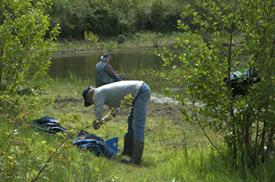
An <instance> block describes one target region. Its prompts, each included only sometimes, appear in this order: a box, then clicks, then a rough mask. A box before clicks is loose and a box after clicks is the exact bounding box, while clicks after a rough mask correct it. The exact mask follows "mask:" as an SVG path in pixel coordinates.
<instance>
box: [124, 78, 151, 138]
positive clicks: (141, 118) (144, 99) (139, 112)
mask: <svg viewBox="0 0 275 182" xmlns="http://www.w3.org/2000/svg"><path fill="white" fill-rule="evenodd" d="M149 99H150V88H149V86H148V85H147V84H146V83H143V84H142V86H141V87H140V89H139V92H138V94H137V96H136V98H135V100H134V101H133V106H132V108H131V112H130V114H129V115H128V131H127V133H126V137H129V138H133V140H135V141H139V142H144V130H145V121H146V111H147V103H148V101H149Z"/></svg>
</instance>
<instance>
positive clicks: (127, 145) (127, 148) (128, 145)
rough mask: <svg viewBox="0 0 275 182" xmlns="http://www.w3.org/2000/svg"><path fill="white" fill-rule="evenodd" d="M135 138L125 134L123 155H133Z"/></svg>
mask: <svg viewBox="0 0 275 182" xmlns="http://www.w3.org/2000/svg"><path fill="white" fill-rule="evenodd" d="M132 148H133V138H131V137H127V136H124V146H123V151H122V155H127V156H129V157H131V156H132Z"/></svg>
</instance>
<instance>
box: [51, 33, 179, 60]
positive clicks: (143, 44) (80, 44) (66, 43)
mask: <svg viewBox="0 0 275 182" xmlns="http://www.w3.org/2000/svg"><path fill="white" fill-rule="evenodd" d="M180 34H181V33H179V32H178V33H170V34H161V33H153V32H141V33H136V34H134V35H131V36H129V37H127V36H126V37H125V40H124V41H123V42H121V43H119V41H118V39H117V38H113V39H108V40H100V39H99V40H98V41H97V42H91V41H78V40H63V41H59V42H58V44H57V51H56V52H55V54H58V55H60V54H69V53H71V54H83V53H90V52H97V51H108V50H116V49H120V50H121V49H150V48H158V47H162V46H169V45H172V40H174V38H175V37H176V36H178V35H180Z"/></svg>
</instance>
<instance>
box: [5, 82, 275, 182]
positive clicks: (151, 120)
mask: <svg viewBox="0 0 275 182" xmlns="http://www.w3.org/2000/svg"><path fill="white" fill-rule="evenodd" d="M44 83H45V81H44ZM47 83H48V84H47V85H46V86H44V87H43V88H44V89H45V91H46V94H44V95H41V96H40V97H41V98H40V99H41V100H42V101H43V99H49V100H52V101H53V102H52V104H47V105H46V106H43V105H42V106H41V108H40V107H39V108H38V109H37V110H35V109H34V111H33V112H31V114H30V115H26V116H24V117H25V118H27V119H26V120H25V122H24V124H23V125H22V126H20V127H19V128H17V131H16V134H15V135H13V136H12V137H10V138H9V140H7V141H3V140H4V139H5V138H6V137H7V136H8V134H9V133H10V132H11V130H12V127H13V123H12V122H11V121H10V120H9V119H8V118H7V117H6V118H5V119H4V118H3V117H1V118H2V119H1V125H0V143H3V142H4V145H2V146H1V150H0V151H1V152H0V153H1V155H0V161H1V163H0V167H1V168H0V181H30V180H31V179H33V178H34V177H35V176H36V175H37V173H38V171H39V169H41V167H42V166H44V165H45V162H46V160H47V159H48V158H49V156H50V155H51V154H52V153H53V152H54V151H55V150H56V148H57V146H58V145H59V144H60V143H61V142H62V141H63V140H64V137H66V135H48V134H43V133H41V132H37V131H35V130H34V129H33V128H30V126H29V124H28V123H29V121H30V120H31V119H35V118H39V117H42V116H45V115H48V116H53V117H55V118H57V119H59V120H60V121H61V123H62V125H63V126H64V127H66V128H68V129H69V131H70V132H72V133H77V132H78V131H79V130H80V129H81V128H84V127H86V126H89V125H90V126H91V124H92V121H93V115H92V107H90V108H84V107H83V103H82V98H81V91H82V89H83V88H84V87H85V86H86V85H88V81H81V80H78V79H76V78H71V79H69V80H51V81H47ZM28 97H29V102H31V101H33V100H32V99H31V97H32V96H27V97H26V98H28ZM25 102H28V99H25ZM168 108H169V109H168ZM177 111H178V108H177V107H176V106H173V105H172V106H165V105H158V104H153V103H150V104H149V109H148V117H147V122H146V132H145V135H146V138H145V151H144V155H143V161H142V164H141V165H140V166H134V165H125V164H122V163H120V162H119V159H120V157H121V156H120V155H118V156H117V158H116V159H107V158H104V157H96V156H95V155H93V154H91V153H89V152H83V151H79V150H78V149H77V148H76V147H75V146H73V145H72V139H69V140H68V141H67V142H66V143H65V144H64V145H63V146H62V147H61V148H60V149H59V150H58V152H57V153H56V155H54V157H53V158H52V160H50V162H49V163H48V165H47V167H46V168H45V170H44V171H43V172H42V173H41V176H40V177H39V179H38V181H58V182H59V181H61V182H62V181H64V182H65V181H66V182H67V181H69V182H73V181H133V182H134V181H135V182H136V181H137V182H139V181H187V182H189V181H207V182H208V181H209V182H212V181H224V182H226V181H228V182H229V181H234V182H235V181H271V179H272V177H274V174H275V173H274V164H275V162H274V161H273V162H272V161H271V162H270V163H268V164H265V165H264V166H260V167H259V168H257V169H254V170H251V171H248V172H247V173H246V177H245V178H244V177H243V176H244V175H243V172H242V171H241V170H240V171H238V170H237V171H234V170H232V169H231V168H230V167H229V164H227V163H226V161H225V160H223V159H222V158H221V157H220V155H218V154H217V153H216V152H215V151H213V150H212V149H210V146H209V144H208V142H207V140H206V139H205V137H204V136H203V134H202V133H201V131H200V130H199V129H198V126H196V124H191V123H188V122H185V121H184V120H182V119H181V116H180V115H179V112H177ZM126 121H127V111H123V112H122V113H121V115H119V116H118V117H117V118H115V119H114V120H113V121H111V122H109V123H107V124H106V125H104V126H103V128H101V129H100V130H93V129H92V127H89V128H88V129H87V131H89V132H90V133H95V134H97V135H99V136H102V137H104V138H105V139H108V138H111V137H114V136H118V137H119V148H120V149H122V147H123V136H124V133H125V132H126V128H127V123H126ZM209 135H210V137H211V138H212V139H215V138H216V141H215V142H217V143H218V142H220V139H219V138H218V137H217V135H215V133H213V132H211V131H209ZM120 152H121V151H120ZM273 179H274V178H273Z"/></svg>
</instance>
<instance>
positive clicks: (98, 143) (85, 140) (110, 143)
mask: <svg viewBox="0 0 275 182" xmlns="http://www.w3.org/2000/svg"><path fill="white" fill-rule="evenodd" d="M73 143H74V145H76V146H77V147H78V148H80V149H82V150H89V151H91V152H93V153H94V154H95V155H97V156H105V157H108V158H112V157H114V156H116V154H117V152H118V137H114V138H111V139H109V140H104V139H103V138H102V137H99V136H97V135H95V134H89V133H87V132H83V131H81V132H80V134H79V135H78V136H77V138H76V139H75V140H74V142H73Z"/></svg>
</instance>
